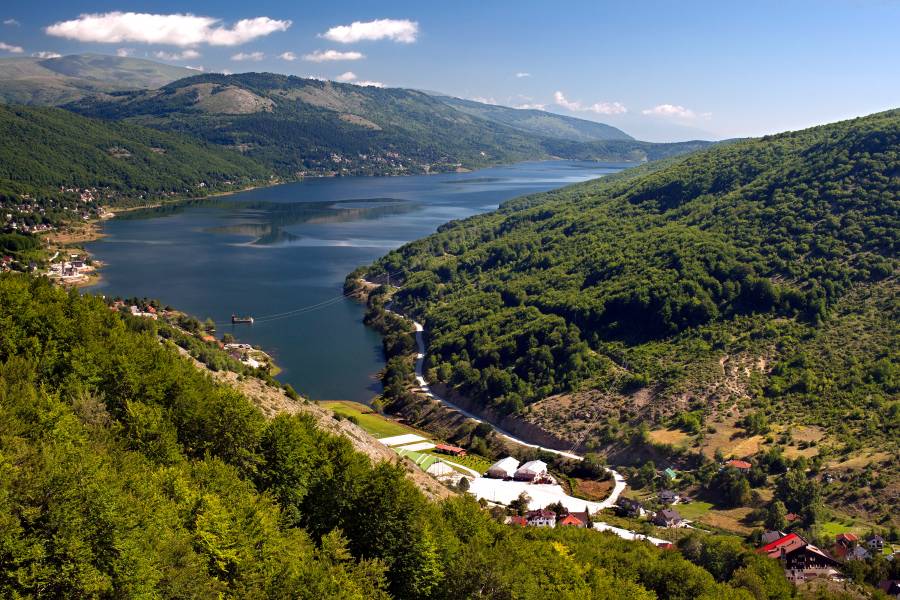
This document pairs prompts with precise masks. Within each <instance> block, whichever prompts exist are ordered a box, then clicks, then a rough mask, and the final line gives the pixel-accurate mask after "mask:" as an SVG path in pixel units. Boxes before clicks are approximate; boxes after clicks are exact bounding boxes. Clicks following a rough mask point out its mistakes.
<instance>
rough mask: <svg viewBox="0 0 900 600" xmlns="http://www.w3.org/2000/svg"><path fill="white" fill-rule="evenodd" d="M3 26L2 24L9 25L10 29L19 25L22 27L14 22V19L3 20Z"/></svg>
mask: <svg viewBox="0 0 900 600" xmlns="http://www.w3.org/2000/svg"><path fill="white" fill-rule="evenodd" d="M3 24H4V25H9V26H10V27H19V26H20V25H22V24H21V23H19V22H18V21H16V20H15V19H5V20H4V21H3Z"/></svg>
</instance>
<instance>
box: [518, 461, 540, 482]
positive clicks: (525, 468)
mask: <svg viewBox="0 0 900 600" xmlns="http://www.w3.org/2000/svg"><path fill="white" fill-rule="evenodd" d="M546 474H547V463H545V462H544V461H542V460H530V461H528V462H527V463H525V464H524V465H522V466H521V467H519V469H518V470H517V471H516V473H515V475H513V477H514V478H515V480H516V481H534V480H535V479H538V478H540V477H543V476H545V475H546Z"/></svg>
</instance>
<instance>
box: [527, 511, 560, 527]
mask: <svg viewBox="0 0 900 600" xmlns="http://www.w3.org/2000/svg"><path fill="white" fill-rule="evenodd" d="M525 519H526V520H527V521H528V524H529V525H531V526H532V527H556V513H555V512H553V511H552V510H547V509H546V508H541V509H538V510H529V511H528V512H527V513H526V514H525Z"/></svg>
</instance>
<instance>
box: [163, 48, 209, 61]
mask: <svg viewBox="0 0 900 600" xmlns="http://www.w3.org/2000/svg"><path fill="white" fill-rule="evenodd" d="M153 56H155V57H156V58H158V59H160V60H190V59H193V58H200V53H199V52H197V51H196V50H185V51H184V52H163V51H162V50H160V51H159V52H154V53H153Z"/></svg>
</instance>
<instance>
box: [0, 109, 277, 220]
mask: <svg viewBox="0 0 900 600" xmlns="http://www.w3.org/2000/svg"><path fill="white" fill-rule="evenodd" d="M268 173H269V171H268V170H267V169H265V168H263V167H262V166H260V165H259V164H258V163H256V162H254V161H252V160H250V159H247V158H244V157H242V156H240V155H239V154H237V153H234V152H228V151H226V150H223V149H220V148H215V147H213V146H211V145H208V144H205V143H203V142H200V141H197V140H193V139H190V138H188V137H187V136H184V135H179V134H175V133H167V132H161V131H157V130H155V129H148V128H145V127H140V126H136V125H131V124H128V123H118V122H110V121H100V120H97V119H90V118H86V117H82V116H79V115H76V114H74V113H71V112H68V111H65V110H62V109H57V108H36V107H22V106H19V107H11V106H0V201H4V202H10V203H16V202H22V201H23V198H25V197H29V198H31V199H32V200H34V201H36V202H38V203H40V204H41V206H42V207H43V208H44V209H45V210H49V211H51V212H52V211H53V206H54V202H59V201H64V200H67V199H72V198H74V199H77V194H75V195H73V194H72V193H69V194H68V195H67V194H66V193H65V192H64V191H62V190H61V188H70V189H71V188H82V189H84V188H95V189H97V190H98V191H99V192H100V193H101V194H102V199H103V200H104V201H105V202H104V204H108V205H123V204H140V203H146V202H147V201H148V200H149V199H153V198H161V197H166V196H170V195H179V196H184V195H203V194H205V193H207V192H208V191H211V190H216V189H231V188H233V187H237V186H239V185H242V184H243V185H247V184H248V183H250V182H253V181H267V180H268ZM201 183H203V184H204V185H203V186H200V184H201ZM69 196H72V198H69Z"/></svg>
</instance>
